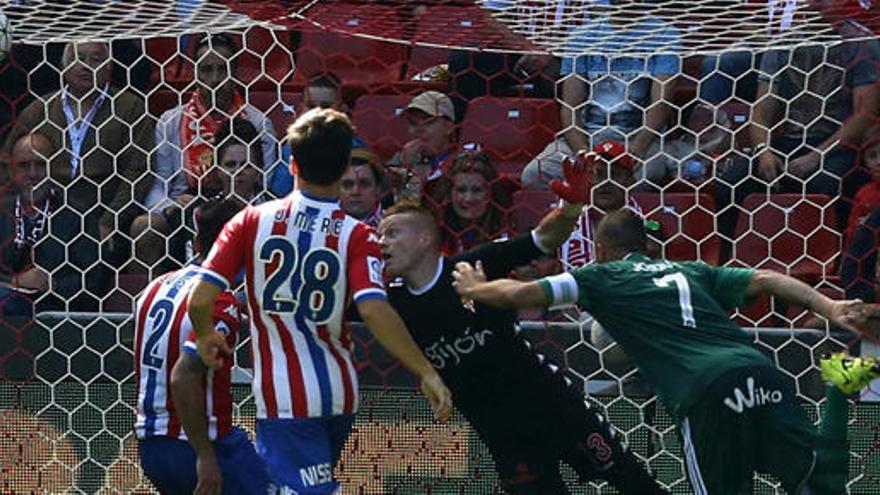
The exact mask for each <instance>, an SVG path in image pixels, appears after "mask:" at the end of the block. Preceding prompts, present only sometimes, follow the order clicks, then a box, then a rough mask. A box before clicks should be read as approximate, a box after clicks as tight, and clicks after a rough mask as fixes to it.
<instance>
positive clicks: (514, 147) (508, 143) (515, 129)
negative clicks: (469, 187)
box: [461, 97, 559, 166]
mask: <svg viewBox="0 0 880 495" xmlns="http://www.w3.org/2000/svg"><path fill="white" fill-rule="evenodd" d="M558 129H559V111H558V110H557V108H556V102H554V101H553V100H544V99H537V98H495V97H480V98H476V99H475V100H473V101H472V102H471V103H470V105H468V112H467V116H466V117H465V119H464V121H463V122H462V125H461V140H462V142H464V143H467V142H475V143H479V144H480V146H482V148H483V149H484V150H486V151H487V152H488V153H489V155H490V156H491V157H492V158H493V159H494V160H496V161H497V162H519V163H520V164H521V166H522V165H525V164H526V163H528V161H529V160H531V159H532V158H534V157H535V155H537V154H538V153H540V152H541V150H543V149H544V147H545V146H547V143H549V142H550V141H552V140H553V139H554V138H555V136H556V131H557V130H558Z"/></svg>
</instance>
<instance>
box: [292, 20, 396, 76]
mask: <svg viewBox="0 0 880 495" xmlns="http://www.w3.org/2000/svg"><path fill="white" fill-rule="evenodd" d="M308 18H309V19H310V20H311V21H313V22H314V24H311V23H307V24H305V25H304V26H303V29H302V33H301V38H300V44H299V47H298V48H297V51H296V78H295V80H296V84H297V85H302V84H305V82H307V81H308V80H309V78H311V77H312V76H314V75H316V74H320V73H322V72H328V71H331V72H333V73H335V74H336V75H337V76H339V78H340V79H341V80H342V83H343V85H373V84H381V83H393V82H395V81H398V80H399V79H400V76H401V74H402V72H403V66H404V63H405V62H406V46H405V45H403V44H396V43H385V42H382V41H378V40H371V39H368V38H359V37H355V36H351V35H352V34H370V35H376V36H387V37H388V38H390V39H402V38H403V29H402V27H401V25H400V23H399V22H398V20H397V12H396V10H395V9H394V8H393V7H385V6H382V5H370V4H356V3H352V4H349V5H347V6H346V7H345V8H344V9H341V8H340V6H339V5H323V4H321V5H318V6H316V7H314V8H312V9H309V11H308Z"/></svg>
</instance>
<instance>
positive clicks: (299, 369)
mask: <svg viewBox="0 0 880 495" xmlns="http://www.w3.org/2000/svg"><path fill="white" fill-rule="evenodd" d="M242 268H243V269H244V270H245V290H246V292H247V306H248V314H249V315H250V335H251V345H252V346H253V355H254V379H253V391H254V397H255V399H256V403H257V417H258V418H270V419H271V418H300V417H321V416H332V415H340V414H352V413H354V412H355V411H356V410H357V401H358V396H357V390H358V385H357V373H356V371H355V368H354V365H353V363H352V358H351V353H352V343H351V339H350V332H349V329H348V326H347V324H346V323H345V321H344V316H345V314H346V310H347V305H348V302H349V301H350V300H353V301H355V302H361V301H364V300H366V299H369V298H385V297H386V294H385V288H384V285H383V280H382V271H383V268H384V267H383V260H382V256H381V251H380V249H379V244H378V238H377V236H376V234H375V231H374V230H373V229H372V227H369V226H368V225H366V224H364V223H361V222H358V221H357V220H355V219H353V218H352V217H349V216H346V215H345V213H344V212H343V211H342V210H341V209H340V208H339V203H338V202H337V201H336V200H329V199H324V198H316V197H311V196H309V195H307V194H304V193H302V192H301V191H294V192H293V193H291V194H290V195H289V196H288V197H286V198H284V199H280V200H277V201H272V202H268V203H264V204H261V205H259V206H252V207H248V208H246V209H245V210H244V211H242V212H240V213H239V214H238V215H236V216H235V217H234V218H233V219H232V220H230V221H229V222H228V223H227V224H226V225H225V226H224V228H223V231H222V232H221V233H220V236H219V237H218V238H217V241H216V242H215V243H214V247H213V249H212V250H211V252H210V253H209V254H208V258H207V260H206V261H205V262H204V263H203V264H202V273H201V277H202V279H203V280H206V281H208V282H211V283H214V284H216V285H217V286H219V287H221V288H222V289H226V288H228V287H229V282H230V281H232V280H235V278H236V276H237V275H238V274H239V272H240V271H241V269H242Z"/></svg>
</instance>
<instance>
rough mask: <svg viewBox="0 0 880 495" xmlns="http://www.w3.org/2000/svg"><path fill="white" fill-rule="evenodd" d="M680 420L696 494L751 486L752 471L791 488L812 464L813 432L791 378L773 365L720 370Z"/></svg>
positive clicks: (732, 491) (719, 493) (734, 491)
mask: <svg viewBox="0 0 880 495" xmlns="http://www.w3.org/2000/svg"><path fill="white" fill-rule="evenodd" d="M701 395H702V396H701V399H700V400H699V401H698V402H697V403H696V404H695V405H694V406H693V407H691V409H690V410H689V411H688V412H687V414H686V415H685V417H684V418H683V419H682V422H681V425H680V426H681V430H680V432H681V437H682V446H683V449H684V454H685V462H686V467H687V475H688V479H690V481H691V485H692V487H693V489H694V493H695V494H696V495H703V494H711V495H722V494H737V493H743V492H745V493H749V492H750V491H751V482H752V476H753V473H754V472H755V471H760V472H762V473H768V474H771V475H773V476H774V477H775V478H776V479H777V480H778V481H780V482H782V485H783V487H784V488H785V489H786V491H787V492H788V493H795V490H796V489H798V487H800V486H802V485H803V484H804V483H805V482H806V480H807V478H808V477H809V476H810V474H811V472H812V470H813V467H814V464H815V458H816V454H815V448H816V444H817V439H818V432H817V430H816V428H815V427H814V426H813V424H812V423H811V422H810V420H809V419H808V418H807V415H806V413H805V412H804V410H803V408H802V407H801V406H800V404H799V403H798V400H797V397H796V396H795V392H794V388H793V387H792V383H791V379H790V378H788V377H786V376H785V375H783V374H782V373H781V372H780V371H779V370H777V369H776V368H774V367H771V366H767V367H747V368H738V369H735V370H731V371H729V372H727V373H725V374H724V375H722V376H721V377H720V378H719V379H718V380H716V381H715V382H714V383H712V385H710V386H709V387H708V388H707V389H706V390H705V391H704V392H703V393H702V394H701Z"/></svg>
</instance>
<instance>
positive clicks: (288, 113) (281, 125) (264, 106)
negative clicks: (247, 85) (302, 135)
mask: <svg viewBox="0 0 880 495" xmlns="http://www.w3.org/2000/svg"><path fill="white" fill-rule="evenodd" d="M247 100H248V102H249V103H250V104H251V105H253V106H255V107H257V109H258V110H260V111H261V112H263V113H264V114H266V115H267V116H268V117H269V119H270V120H272V127H274V128H275V134H276V135H277V136H278V137H279V138H281V137H283V136H284V135H285V133H286V132H287V128H288V126H290V124H292V123H293V121H294V120H296V112H297V109H298V108H299V107H300V105H301V104H302V93H290V92H286V91H285V92H282V93H280V94H279V93H278V92H277V91H251V92H249V93H248V95H247Z"/></svg>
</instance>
